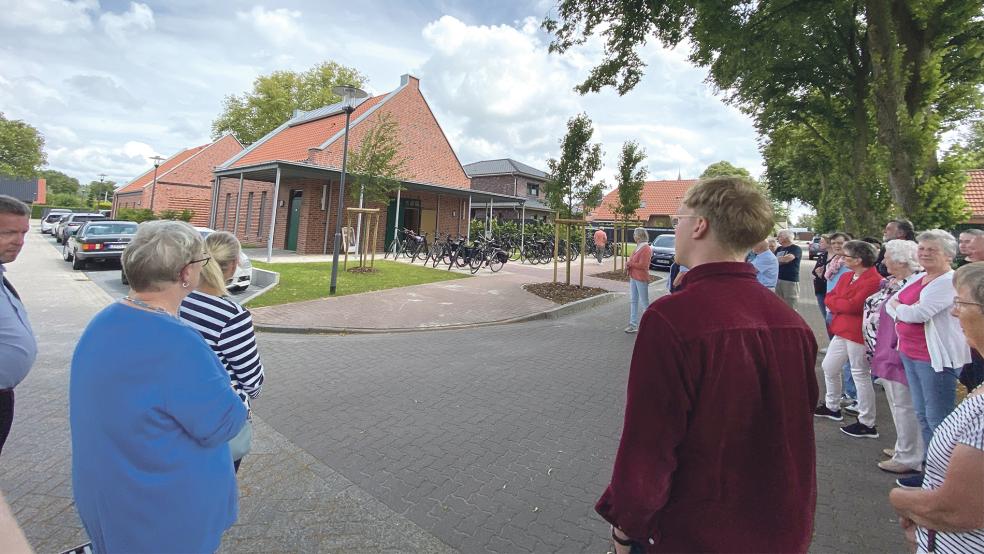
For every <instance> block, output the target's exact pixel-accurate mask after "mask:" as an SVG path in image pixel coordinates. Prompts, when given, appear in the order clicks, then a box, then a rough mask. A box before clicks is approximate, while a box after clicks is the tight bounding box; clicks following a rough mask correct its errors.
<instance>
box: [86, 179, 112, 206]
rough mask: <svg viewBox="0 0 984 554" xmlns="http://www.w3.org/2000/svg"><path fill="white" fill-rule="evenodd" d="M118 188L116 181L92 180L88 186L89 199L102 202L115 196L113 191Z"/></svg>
mask: <svg viewBox="0 0 984 554" xmlns="http://www.w3.org/2000/svg"><path fill="white" fill-rule="evenodd" d="M114 190H116V181H92V182H90V183H89V186H87V187H86V193H87V196H88V201H89V202H90V203H91V202H100V201H106V200H110V199H112V198H113V191H114Z"/></svg>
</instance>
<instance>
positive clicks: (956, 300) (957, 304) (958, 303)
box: [953, 296, 984, 313]
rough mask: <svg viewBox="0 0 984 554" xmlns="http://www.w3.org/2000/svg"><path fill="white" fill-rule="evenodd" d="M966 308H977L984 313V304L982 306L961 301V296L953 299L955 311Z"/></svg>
mask: <svg viewBox="0 0 984 554" xmlns="http://www.w3.org/2000/svg"><path fill="white" fill-rule="evenodd" d="M964 306H968V307H969V306H977V308H978V309H979V310H980V311H981V313H984V304H981V303H980V302H968V301H966V300H961V299H960V297H959V296H954V297H953V309H955V310H960V309H963V307H964Z"/></svg>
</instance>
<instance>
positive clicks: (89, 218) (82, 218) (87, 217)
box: [72, 215, 106, 223]
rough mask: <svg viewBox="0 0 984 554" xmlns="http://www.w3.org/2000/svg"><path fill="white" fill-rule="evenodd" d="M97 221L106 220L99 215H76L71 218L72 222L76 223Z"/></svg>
mask: <svg viewBox="0 0 984 554" xmlns="http://www.w3.org/2000/svg"><path fill="white" fill-rule="evenodd" d="M98 219H106V218H105V217H103V216H101V215H77V216H75V217H74V218H72V222H73V223H77V222H80V221H96V220H98Z"/></svg>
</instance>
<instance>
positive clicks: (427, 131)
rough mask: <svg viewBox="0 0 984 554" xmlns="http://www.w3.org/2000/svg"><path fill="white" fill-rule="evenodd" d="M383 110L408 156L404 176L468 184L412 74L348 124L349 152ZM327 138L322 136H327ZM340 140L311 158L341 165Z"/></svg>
mask: <svg viewBox="0 0 984 554" xmlns="http://www.w3.org/2000/svg"><path fill="white" fill-rule="evenodd" d="M383 113H388V114H390V115H391V116H392V118H393V120H394V121H396V122H397V124H398V125H399V127H398V129H399V131H398V135H399V139H400V143H401V145H402V149H401V151H400V155H401V156H405V157H406V160H407V162H406V165H405V166H404V169H403V172H402V174H401V178H402V179H403V180H406V181H417V182H422V183H433V184H437V185H446V186H451V187H457V188H469V187H470V183H469V180H468V176H467V175H466V174H465V170H464V169H462V168H461V163H460V162H459V161H458V157H457V156H456V155H455V153H454V150H453V149H452V148H451V145H450V143H448V140H447V138H446V137H445V136H444V132H443V131H442V130H441V127H440V125H439V124H438V123H437V119H436V118H435V117H434V114H433V112H431V110H430V107H429V106H428V105H427V102H426V100H424V97H423V95H422V94H421V93H420V83H419V81H418V80H417V79H416V78H415V77H411V78H410V82H409V84H408V85H407V87H406V88H404V89H403V90H402V91H400V93H398V94H397V95H396V96H394V97H393V98H390V99H389V101H387V102H386V103H384V104H382V105H381V106H380V108H379V109H378V110H376V111H375V112H373V114H372V115H370V116H369V117H368V118H367V119H365V120H364V121H362V122H361V123H359V124H358V125H356V126H355V127H352V128H351V130H350V131H349V152H352V151H353V150H357V149H358V148H359V145H360V143H361V141H362V139H363V137H364V136H365V134H366V133H367V132H368V131H369V129H371V128H372V126H373V124H374V123H375V122H376V121H377V120H378V119H379V116H380V115H381V114H383ZM327 138H328V137H325V139H326V140H327ZM343 143H344V140H343V139H342V138H339V139H338V140H336V141H335V142H333V143H332V144H330V145H329V146H328V148H326V149H325V150H324V151H321V152H316V153H314V154H313V155H312V156H311V158H310V161H313V162H314V163H317V164H321V165H327V166H331V167H341V166H342V148H343ZM313 146H317V145H313Z"/></svg>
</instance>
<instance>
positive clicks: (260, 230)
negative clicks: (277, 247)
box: [256, 191, 267, 236]
mask: <svg viewBox="0 0 984 554" xmlns="http://www.w3.org/2000/svg"><path fill="white" fill-rule="evenodd" d="M266 198H267V193H266V191H263V192H261V193H260V219H259V221H257V222H256V236H260V235H262V234H263V223H264V221H265V220H264V219H263V218H264V217H266Z"/></svg>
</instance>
